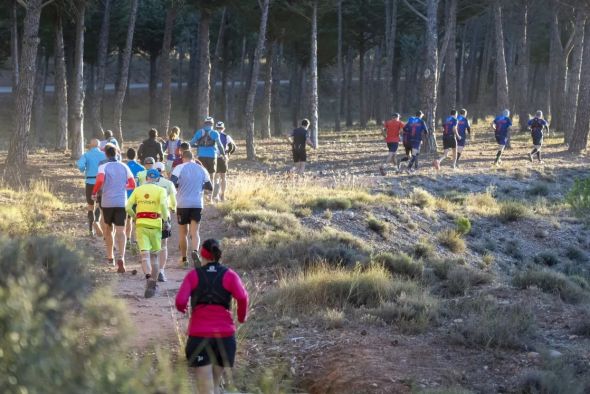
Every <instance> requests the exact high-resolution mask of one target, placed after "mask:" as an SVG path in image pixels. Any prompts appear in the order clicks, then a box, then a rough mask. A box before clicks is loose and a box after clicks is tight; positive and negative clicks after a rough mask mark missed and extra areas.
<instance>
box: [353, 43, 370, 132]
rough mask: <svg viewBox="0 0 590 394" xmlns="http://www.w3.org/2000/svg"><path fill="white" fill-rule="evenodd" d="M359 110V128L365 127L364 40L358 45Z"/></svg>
mask: <svg viewBox="0 0 590 394" xmlns="http://www.w3.org/2000/svg"><path fill="white" fill-rule="evenodd" d="M361 40H362V39H361ZM351 82H352V81H351ZM359 110H360V114H359V120H360V126H361V128H365V127H367V106H366V104H365V43H364V40H362V41H361V42H360V45H359Z"/></svg>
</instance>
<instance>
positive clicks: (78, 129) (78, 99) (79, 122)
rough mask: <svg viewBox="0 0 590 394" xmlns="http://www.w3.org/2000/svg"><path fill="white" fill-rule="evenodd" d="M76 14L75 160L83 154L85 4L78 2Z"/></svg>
mask: <svg viewBox="0 0 590 394" xmlns="http://www.w3.org/2000/svg"><path fill="white" fill-rule="evenodd" d="M76 5H77V8H78V9H77V12H76V44H75V45H76V48H75V55H74V85H73V86H72V97H71V98H72V100H73V103H72V109H73V111H74V112H73V113H72V122H73V124H72V155H71V158H72V159H73V160H77V159H79V158H80V156H82V153H84V29H85V25H84V18H85V16H86V2H85V1H79V2H78V3H77V4H76Z"/></svg>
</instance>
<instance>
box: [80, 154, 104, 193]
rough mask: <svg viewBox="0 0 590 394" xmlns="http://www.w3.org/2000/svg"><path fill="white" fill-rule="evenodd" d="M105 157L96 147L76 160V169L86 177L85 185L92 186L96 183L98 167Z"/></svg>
mask: <svg viewBox="0 0 590 394" xmlns="http://www.w3.org/2000/svg"><path fill="white" fill-rule="evenodd" d="M106 159H107V157H106V155H105V154H104V152H103V151H101V150H100V148H98V147H94V148H92V149H90V150H88V151H87V152H86V153H84V154H83V155H82V157H80V159H78V162H77V164H78V169H79V170H80V172H83V173H84V175H86V183H88V184H90V185H94V184H95V183H96V174H97V173H98V166H99V165H100V163H101V162H102V161H104V160H106Z"/></svg>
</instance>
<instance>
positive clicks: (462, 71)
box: [457, 25, 468, 106]
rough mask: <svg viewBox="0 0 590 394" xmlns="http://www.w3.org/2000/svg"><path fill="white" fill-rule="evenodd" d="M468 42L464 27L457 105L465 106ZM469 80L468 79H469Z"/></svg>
mask: <svg viewBox="0 0 590 394" xmlns="http://www.w3.org/2000/svg"><path fill="white" fill-rule="evenodd" d="M466 41H467V26H466V25H464V26H463V32H462V33H461V53H460V54H459V78H458V79H457V104H458V105H459V106H463V105H464V103H465V92H464V90H465V86H466V84H465V80H466V79H467V78H465V46H466ZM467 80H468V79H467Z"/></svg>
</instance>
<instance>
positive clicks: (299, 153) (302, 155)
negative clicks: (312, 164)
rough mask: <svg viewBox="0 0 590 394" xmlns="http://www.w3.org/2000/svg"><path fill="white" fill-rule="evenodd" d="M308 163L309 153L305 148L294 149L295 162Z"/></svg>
mask: <svg viewBox="0 0 590 394" xmlns="http://www.w3.org/2000/svg"><path fill="white" fill-rule="evenodd" d="M306 161H307V151H306V150H305V147H303V148H293V162H295V163H300V162H306Z"/></svg>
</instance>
